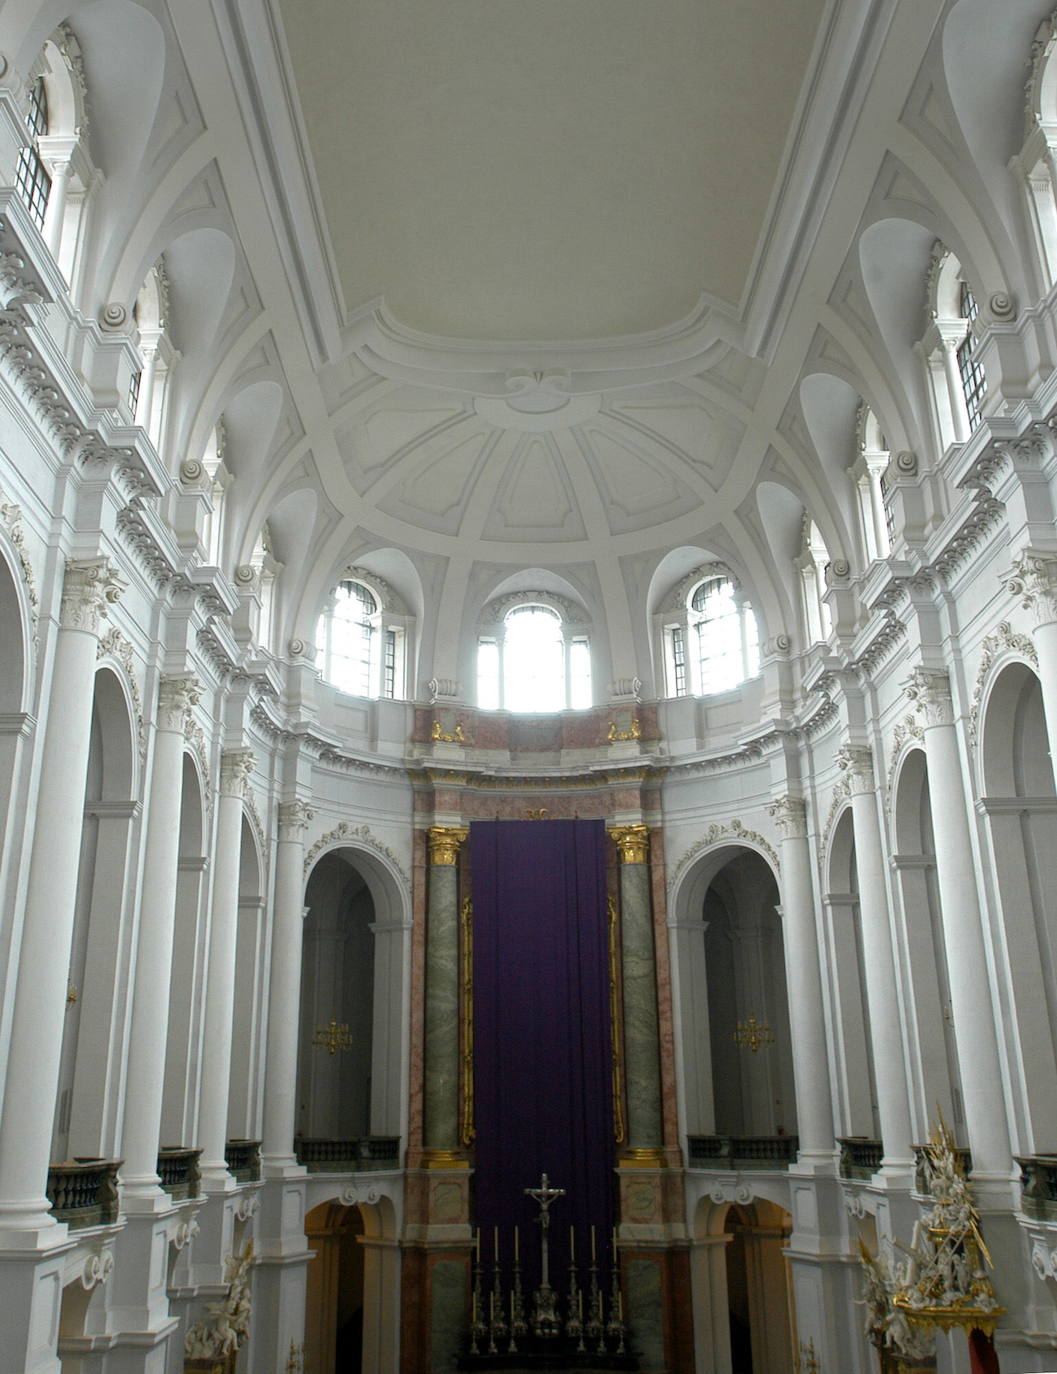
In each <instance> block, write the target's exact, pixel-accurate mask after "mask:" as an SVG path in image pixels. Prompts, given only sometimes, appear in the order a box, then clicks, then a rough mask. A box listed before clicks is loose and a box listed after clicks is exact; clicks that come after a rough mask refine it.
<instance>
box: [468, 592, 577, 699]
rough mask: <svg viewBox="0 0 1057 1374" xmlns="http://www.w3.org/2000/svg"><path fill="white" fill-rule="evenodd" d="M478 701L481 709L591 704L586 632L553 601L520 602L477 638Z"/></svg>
mask: <svg viewBox="0 0 1057 1374" xmlns="http://www.w3.org/2000/svg"><path fill="white" fill-rule="evenodd" d="M554 599H555V598H548V600H554ZM477 704H478V706H480V707H481V708H482V709H484V710H486V711H495V710H499V709H500V708H502V709H503V710H506V711H525V712H544V711H564V710H566V709H572V710H582V709H584V708H585V707H588V706H590V705H591V648H590V644H589V643H588V639H587V636H586V634H584V633H582V632H581V631H579V630H578V629H577V627H575V626H574V625H573V624H572V623H571V618H570V617H569V616H565V617H563V616H562V614H561V611H560V610H559V609H558V608H557V607H556V606H554V605H549V604H543V603H542V602H537V601H533V600H524V601H521V602H519V604H517V605H515V606H513V607H512V608H511V609H510V610H508V611H507V612H506V613H505V614H504V615H503V616H502V620H501V621H500V624H499V628H498V631H497V633H495V634H486V635H482V636H481V637H480V639H479V641H478V645H477Z"/></svg>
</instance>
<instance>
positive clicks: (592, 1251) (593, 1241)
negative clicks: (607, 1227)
mask: <svg viewBox="0 0 1057 1374" xmlns="http://www.w3.org/2000/svg"><path fill="white" fill-rule="evenodd" d="M591 1263H592V1264H594V1263H595V1228H594V1226H592V1227H591Z"/></svg>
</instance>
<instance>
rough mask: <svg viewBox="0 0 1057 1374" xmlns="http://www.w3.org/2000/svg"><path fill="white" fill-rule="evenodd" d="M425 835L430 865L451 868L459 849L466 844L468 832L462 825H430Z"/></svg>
mask: <svg viewBox="0 0 1057 1374" xmlns="http://www.w3.org/2000/svg"><path fill="white" fill-rule="evenodd" d="M427 834H428V836H429V861H430V863H431V864H433V865H435V866H437V867H441V866H446V867H448V868H451V867H453V866H454V865H455V864H456V863H457V862H458V859H459V847H460V846H461V845H464V844H465V843H466V841H467V839H468V837H469V834H470V832H469V830H467V828H466V827H465V826H463V825H431V826H430V827H429V830H428V831H427Z"/></svg>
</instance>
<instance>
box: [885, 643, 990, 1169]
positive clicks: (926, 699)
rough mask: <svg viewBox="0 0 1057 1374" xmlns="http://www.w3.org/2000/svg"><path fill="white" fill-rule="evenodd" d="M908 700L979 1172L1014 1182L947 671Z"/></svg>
mask: <svg viewBox="0 0 1057 1374" xmlns="http://www.w3.org/2000/svg"><path fill="white" fill-rule="evenodd" d="M907 694H908V696H909V697H910V698H911V700H912V701H914V703H915V705H916V707H917V712H918V718H919V719H920V721H921V724H922V726H923V728H924V735H925V759H926V761H927V764H928V773H929V794H930V796H931V797H932V799H933V800H932V833H933V839H934V841H935V846H936V879H937V884H938V887H939V893H940V910H941V915H942V919H943V939H944V945H945V947H946V954H947V974H948V978H949V980H950V991H951V1015H952V1017H953V1020H954V1036H955V1040H956V1043H957V1046H958V1068H959V1071H960V1075H961V1082H962V1097H963V1099H964V1103H965V1124H966V1127H967V1129H968V1132H969V1149H970V1150H971V1152H972V1156H973V1172H974V1174H980V1175H987V1174H991V1175H997V1176H999V1177H1000V1178H1008V1177H1009V1172H1010V1170H1011V1169H1012V1167H1013V1161H1012V1158H1011V1155H1010V1144H1009V1130H1008V1127H1007V1124H1006V1113H1005V1107H1004V1103H1003V1099H1002V1094H1001V1092H1000V1091H998V1085H999V1084H1001V1082H1002V1066H1001V1060H1000V1058H999V1052H998V1035H997V1030H996V1025H995V1009H994V1004H993V1002H992V999H991V981H990V977H989V974H988V969H987V953H986V949H985V947H984V934H983V922H982V919H981V912H980V897H979V893H978V891H977V886H976V870H975V866H974V863H973V848H972V842H971V839H970V835H969V806H970V801H969V798H968V797H967V796H966V789H965V780H964V777H963V773H962V765H961V759H960V757H959V754H958V739H957V736H956V734H955V729H954V707H953V704H952V701H951V690H950V680H949V678H948V676H947V674H946V673H945V672H938V671H935V670H933V669H931V668H916V669H915V670H914V673H913V675H912V676H911V678H910V681H909V683H908V685H907Z"/></svg>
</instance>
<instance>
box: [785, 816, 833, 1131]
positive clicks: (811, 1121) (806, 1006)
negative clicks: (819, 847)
mask: <svg viewBox="0 0 1057 1374" xmlns="http://www.w3.org/2000/svg"><path fill="white" fill-rule="evenodd" d="M782 943H783V946H784V948H785V976H786V982H787V984H788V1002H789V1031H790V1034H791V1036H792V1039H793V1078H794V1082H795V1083H796V1125H797V1134H798V1135H799V1137H800V1153H801V1155H818V1154H825V1155H829V1156H832V1154H833V1151H834V1149H835V1148H836V1145H835V1142H834V1138H833V1099H832V1096H831V1093H830V1083H829V1056H828V1053H827V1049H826V1021H825V1016H824V1013H823V1007H822V973H821V969H820V967H819V958H818V934H817V928H816V924H815V903H814V894H813V892H812V887H811V856H810V853H809V851H808V845H807V837H806V836H805V835H794V836H790V837H787V838H786V839H784V840H783V841H782Z"/></svg>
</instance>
